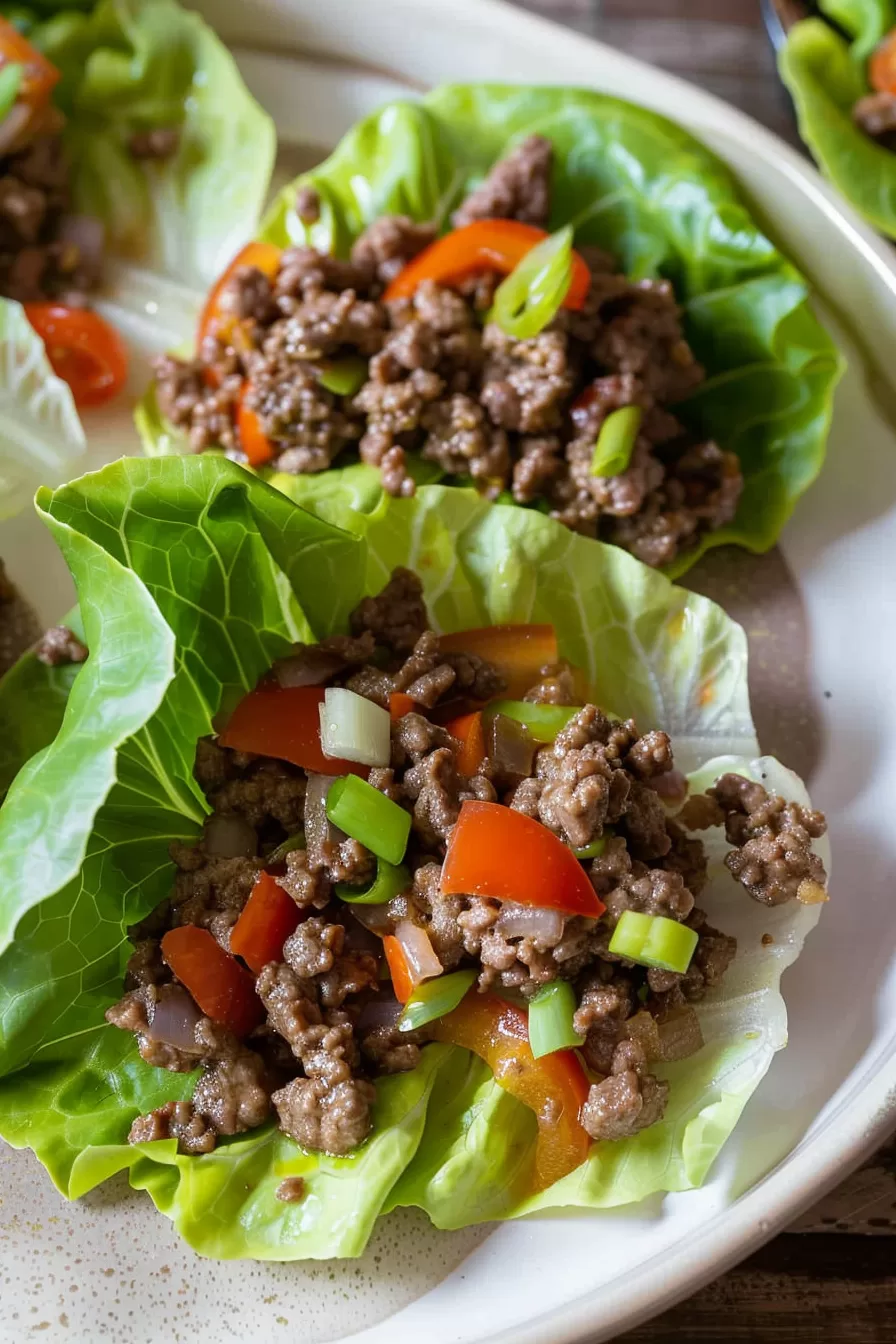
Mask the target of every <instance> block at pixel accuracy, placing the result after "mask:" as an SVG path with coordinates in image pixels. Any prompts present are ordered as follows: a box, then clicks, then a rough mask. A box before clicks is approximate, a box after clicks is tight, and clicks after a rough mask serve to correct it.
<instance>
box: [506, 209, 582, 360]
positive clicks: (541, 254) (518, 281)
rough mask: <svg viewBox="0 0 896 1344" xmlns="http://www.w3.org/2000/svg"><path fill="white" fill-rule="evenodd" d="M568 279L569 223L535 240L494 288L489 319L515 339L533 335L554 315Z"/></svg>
mask: <svg viewBox="0 0 896 1344" xmlns="http://www.w3.org/2000/svg"><path fill="white" fill-rule="evenodd" d="M571 280H572V225H570V224H567V225H566V227H565V228H563V229H558V230H557V232H556V233H552V234H551V236H550V237H549V238H545V239H544V241H543V242H541V243H536V245H535V247H533V248H532V250H531V251H530V252H527V253H526V255H525V256H524V257H523V259H522V261H520V262H518V263H517V265H516V266H515V267H514V268H513V270H512V271H511V272H510V274H509V275H508V277H507V279H506V280H502V281H501V283H500V285H499V286H498V288H497V289H496V290H495V302H494V306H493V307H492V310H491V312H490V313H489V320H490V321H492V322H497V324H498V326H499V327H500V328H501V330H502V331H504V332H506V333H507V335H508V336H513V337H515V338H516V340H518V341H524V340H528V339H529V337H531V336H537V335H538V333H539V332H540V331H543V330H544V328H545V327H546V326H547V325H548V323H549V322H551V321H552V320H553V318H554V317H555V316H556V313H557V310H558V309H559V307H560V305H561V304H562V302H563V300H564V299H565V298H566V295H567V293H568V292H569V286H570V281H571Z"/></svg>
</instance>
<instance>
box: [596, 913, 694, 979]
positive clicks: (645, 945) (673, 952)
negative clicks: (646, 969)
mask: <svg viewBox="0 0 896 1344" xmlns="http://www.w3.org/2000/svg"><path fill="white" fill-rule="evenodd" d="M696 946H697V934H696V932H695V931H694V930H693V929H689V928H688V927H687V925H686V924H679V923H678V921H677V920H674V919H666V917H665V916H664V915H642V914H639V912H638V911H637V910H625V911H623V913H622V916H621V917H620V920H619V923H618V924H617V925H616V928H615V929H614V930H613V937H612V938H611V939H610V951H611V952H615V954H616V955H617V956H619V957H626V958H627V959H628V960H629V961H635V962H637V963H638V965H639V966H651V967H655V968H656V969H657V970H660V971H677V972H678V973H679V974H683V973H684V972H685V971H686V970H687V968H688V967H689V966H690V964H691V957H692V956H693V955H694V948H695V947H696Z"/></svg>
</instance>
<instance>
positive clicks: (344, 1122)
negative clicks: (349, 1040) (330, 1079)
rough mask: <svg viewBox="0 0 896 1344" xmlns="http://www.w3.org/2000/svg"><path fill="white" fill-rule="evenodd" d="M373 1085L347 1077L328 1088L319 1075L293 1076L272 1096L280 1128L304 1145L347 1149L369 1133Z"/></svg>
mask: <svg viewBox="0 0 896 1344" xmlns="http://www.w3.org/2000/svg"><path fill="white" fill-rule="evenodd" d="M375 1099H376V1088H375V1087H374V1086H373V1085H372V1083H368V1082H364V1081H363V1080H362V1079H360V1078H349V1079H346V1080H345V1082H341V1083H337V1085H336V1086H335V1087H334V1088H332V1089H331V1088H327V1086H326V1085H325V1083H324V1082H322V1080H321V1079H318V1078H296V1079H294V1080H293V1082H291V1083H288V1084H287V1086H286V1087H283V1088H281V1089H280V1091H279V1092H275V1093H274V1096H273V1102H274V1106H275V1107H276V1110H277V1117H278V1119H279V1121H280V1128H281V1129H282V1130H283V1132H284V1133H285V1134H288V1135H289V1136H290V1138H292V1139H295V1141H296V1143H298V1144H301V1146H302V1147H303V1148H310V1149H312V1150H314V1151H317V1152H324V1153H331V1154H332V1155H333V1156H335V1157H338V1156H340V1155H341V1154H342V1153H350V1152H351V1150H352V1149H353V1148H357V1146H358V1144H360V1143H363V1142H364V1140H365V1139H366V1138H367V1135H368V1134H369V1133H370V1126H371V1119H370V1108H371V1106H372V1105H373V1103H374V1101H375Z"/></svg>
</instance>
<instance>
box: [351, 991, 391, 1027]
mask: <svg viewBox="0 0 896 1344" xmlns="http://www.w3.org/2000/svg"><path fill="white" fill-rule="evenodd" d="M400 1015H401V1004H400V1003H399V1002H398V1000H397V999H396V997H395V995H394V994H393V993H392V991H391V990H389V991H388V992H387V993H383V994H378V995H377V996H376V998H374V999H369V1000H368V1001H367V1003H365V1005H364V1007H363V1008H362V1009H361V1013H360V1016H359V1017H358V1026H357V1029H358V1031H359V1032H360V1033H362V1034H363V1033H365V1032H368V1031H376V1029H377V1028H378V1027H394V1026H395V1025H396V1023H397V1022H398V1019H399V1017H400Z"/></svg>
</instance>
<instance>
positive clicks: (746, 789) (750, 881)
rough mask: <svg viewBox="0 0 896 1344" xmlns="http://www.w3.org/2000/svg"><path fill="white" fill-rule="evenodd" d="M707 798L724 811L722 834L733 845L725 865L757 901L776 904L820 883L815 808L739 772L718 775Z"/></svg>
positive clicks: (820, 830) (823, 877) (819, 827)
mask: <svg viewBox="0 0 896 1344" xmlns="http://www.w3.org/2000/svg"><path fill="white" fill-rule="evenodd" d="M709 796H710V797H711V798H712V799H714V801H715V802H716V803H718V805H719V807H720V808H721V809H722V810H723V812H724V814H725V834H726V836H727V838H728V841H729V843H731V844H732V845H736V846H737V848H736V849H734V850H732V852H731V853H730V854H728V855H727V856H726V858H725V863H726V865H727V867H728V869H729V870H730V872H731V873H732V874H733V876H734V877H736V878H737V880H738V881H739V882H740V883H741V884H742V885H743V886H744V887H746V889H747V891H748V892H749V893H750V895H751V896H752V897H753V899H754V900H756V901H761V902H762V904H763V905H781V904H782V903H783V902H784V901H789V900H792V899H793V898H794V897H795V896H799V894H800V888H801V887H802V885H803V883H807V884H812V887H822V888H823V887H824V886H825V883H826V882H827V874H826V873H825V870H824V864H823V863H822V861H821V859H820V858H819V857H818V855H817V854H813V852H812V841H813V839H818V838H819V836H822V835H824V833H825V831H826V829H827V823H826V822H825V819H824V817H823V816H822V814H821V813H820V812H815V811H813V810H812V809H811V808H807V807H802V806H801V805H800V804H799V803H788V802H786V801H785V800H784V799H783V798H781V797H780V796H779V795H777V794H769V793H767V792H766V790H765V789H764V788H763V787H762V785H761V784H756V783H754V782H753V781H752V780H749V779H745V778H744V777H743V776H742V775H733V774H731V775H722V777H721V778H720V779H718V780H717V781H716V785H715V788H713V789H710V790H709Z"/></svg>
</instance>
